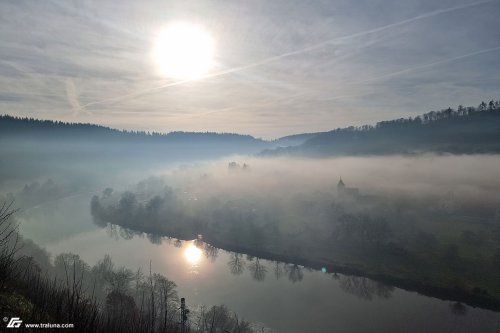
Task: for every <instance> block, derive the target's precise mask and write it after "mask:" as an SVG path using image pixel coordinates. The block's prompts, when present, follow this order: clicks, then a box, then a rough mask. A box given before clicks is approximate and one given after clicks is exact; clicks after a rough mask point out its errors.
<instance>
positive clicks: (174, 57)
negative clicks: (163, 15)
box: [153, 23, 214, 80]
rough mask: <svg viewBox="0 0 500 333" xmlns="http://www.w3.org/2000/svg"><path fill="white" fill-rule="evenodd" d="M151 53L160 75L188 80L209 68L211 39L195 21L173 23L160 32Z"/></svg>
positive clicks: (212, 47) (212, 44) (211, 55)
mask: <svg viewBox="0 0 500 333" xmlns="http://www.w3.org/2000/svg"><path fill="white" fill-rule="evenodd" d="M153 53H154V58H155V61H156V63H157V64H158V66H159V67H160V70H161V71H162V73H163V74H164V75H166V76H168V77H172V78H176V79H181V80H191V79H196V78H200V77H201V76H203V75H204V74H206V73H207V72H208V71H209V70H210V69H211V68H212V66H213V62H214V60H213V57H214V42H213V39H212V37H211V36H210V34H209V33H208V32H207V31H206V30H205V29H203V28H202V27H200V26H198V25H195V24H190V23H174V24H171V25H170V26H168V27H167V28H166V29H165V30H163V31H162V32H161V33H160V35H159V36H158V39H157V40H156V43H155V47H154V51H153Z"/></svg>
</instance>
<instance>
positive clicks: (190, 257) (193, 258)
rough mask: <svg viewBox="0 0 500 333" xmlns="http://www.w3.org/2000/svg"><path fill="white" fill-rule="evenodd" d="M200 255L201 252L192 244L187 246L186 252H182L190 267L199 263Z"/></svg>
mask: <svg viewBox="0 0 500 333" xmlns="http://www.w3.org/2000/svg"><path fill="white" fill-rule="evenodd" d="M201 255H202V252H201V250H200V249H199V248H197V247H196V246H195V245H194V244H191V245H189V246H188V247H187V248H186V250H184V257H185V258H186V260H187V261H188V262H189V263H190V264H192V265H195V264H197V263H198V262H199V261H200V259H201Z"/></svg>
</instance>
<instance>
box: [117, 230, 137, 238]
mask: <svg viewBox="0 0 500 333" xmlns="http://www.w3.org/2000/svg"><path fill="white" fill-rule="evenodd" d="M134 235H135V232H133V231H132V230H130V229H127V228H120V236H121V237H122V238H123V239H126V240H130V239H132V238H134Z"/></svg>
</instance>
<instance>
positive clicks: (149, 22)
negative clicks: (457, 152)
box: [0, 0, 500, 138]
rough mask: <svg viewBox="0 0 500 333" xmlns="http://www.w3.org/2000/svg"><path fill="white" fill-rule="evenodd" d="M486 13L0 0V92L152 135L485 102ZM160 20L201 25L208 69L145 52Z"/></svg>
mask: <svg viewBox="0 0 500 333" xmlns="http://www.w3.org/2000/svg"><path fill="white" fill-rule="evenodd" d="M499 13H500V4H499V3H498V1H479V2H478V1H465V0H460V1H454V0H443V1H440V2H439V3H436V2H435V1H432V0H422V1H418V2H415V1H411V0H373V1H370V2H364V3H360V2H352V1H347V0H329V1H326V0H325V1H314V2H307V3H305V2H301V1H289V0H286V1H285V0H276V1H273V2H269V1H264V0H256V1H253V2H252V3H251V4H249V3H248V2H245V1H243V0H235V1H232V2H231V3H230V4H228V3H227V2H225V1H210V2H206V1H202V0H194V1H190V2H166V1H159V0H151V1H148V2H147V3H141V4H140V5H139V4H136V3H135V2H133V1H131V0H123V1H120V2H99V3H97V2H93V1H88V2H78V3H70V2H67V1H60V0H51V1H46V2H23V1H16V2H1V3H0V40H2V48H0V60H1V62H0V73H2V75H1V76H0V94H1V96H3V100H4V102H3V104H2V105H4V104H5V103H8V107H9V111H8V112H11V113H13V114H14V115H20V116H32V117H37V116H38V117H43V118H54V119H68V118H67V117H68V104H69V106H70V107H71V110H72V115H71V117H72V118H69V119H70V120H79V121H86V122H88V121H90V122H96V123H101V124H107V125H112V126H115V127H116V126H117V127H121V126H124V127H126V128H133V127H135V126H137V123H139V125H140V127H141V128H143V129H149V130H159V131H172V130H198V131H204V130H207V129H209V130H215V131H226V132H233V131H235V130H237V131H240V132H245V133H249V134H254V135H257V136H264V137H267V138H272V137H277V136H280V135H286V134H292V133H294V132H313V131H322V130H328V129H332V128H336V127H341V126H348V125H359V124H363V123H367V122H373V121H377V120H382V119H387V118H392V117H398V118H399V117H403V116H410V115H411V116H413V115H415V114H416V113H423V112H426V111H428V110H430V109H436V108H445V107H448V106H456V105H458V104H463V105H471V104H477V103H478V102H479V101H480V100H481V99H491V98H495V97H496V95H497V92H498V85H497V84H495V80H492V79H491V78H492V77H494V73H495V72H498V69H499V66H500V64H499V62H498V59H497V58H498V54H497V53H496V52H495V51H497V50H498V49H497V48H498V47H499V45H498V42H499V41H500V32H499V30H498V29H497V25H498V24H497V22H498V14H499ZM173 19H175V20H183V19H185V20H193V21H196V22H198V23H200V24H202V25H204V26H206V27H207V29H208V30H209V31H212V32H213V34H214V37H215V39H216V44H217V51H216V53H217V57H216V59H217V64H218V66H217V69H216V70H215V71H214V72H213V73H211V74H209V75H207V76H206V77H205V78H204V79H203V80H201V81H171V80H168V79H165V78H163V77H161V76H159V75H158V73H157V70H156V68H155V65H154V62H153V61H151V49H152V42H153V40H154V36H155V34H156V33H157V31H159V30H160V29H161V28H162V27H163V26H164V25H165V24H168V22H169V21H170V20H173ZM28 22H29V23H28ZM430 68H432V70H426V69H430ZM467 81H469V82H474V84H473V85H472V86H471V85H468V84H464V83H466V82H467ZM61 82H62V83H63V84H64V88H63V89H65V91H62V90H61ZM460 82H462V83H460ZM410 85H411V86H410ZM431 87H432V89H430V88H431ZM20 96H22V97H24V98H20ZM47 96H53V97H52V98H48V97H47ZM122 115H126V117H122ZM139 117H140V118H139ZM195 119H196V121H194V120H195Z"/></svg>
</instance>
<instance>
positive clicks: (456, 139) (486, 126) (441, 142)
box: [260, 100, 500, 157]
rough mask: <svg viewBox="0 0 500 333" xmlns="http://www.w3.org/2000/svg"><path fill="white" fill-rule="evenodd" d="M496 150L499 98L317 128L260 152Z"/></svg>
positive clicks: (499, 140)
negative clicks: (308, 134) (315, 131)
mask: <svg viewBox="0 0 500 333" xmlns="http://www.w3.org/2000/svg"><path fill="white" fill-rule="evenodd" d="M425 152H434V153H452V154H473V153H500V101H493V100H492V101H490V102H489V103H485V102H482V103H481V104H479V106H477V107H463V106H459V107H458V108H457V109H456V110H455V109H452V108H447V109H443V110H441V111H430V112H428V113H425V114H423V115H421V116H417V117H415V118H411V117H410V118H400V119H395V120H390V121H381V122H379V123H377V124H376V125H374V126H373V125H363V126H359V127H354V126H351V127H347V128H338V129H335V130H332V131H329V132H324V133H318V134H317V135H314V136H312V137H311V138H309V139H308V140H306V141H305V142H304V143H302V144H300V145H297V146H292V147H280V148H276V149H266V150H264V151H263V152H261V154H260V155H261V156H280V155H301V156H311V157H324V156H335V155H383V154H415V153H425Z"/></svg>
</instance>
